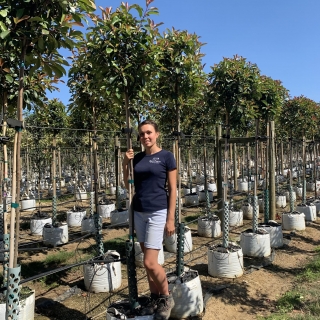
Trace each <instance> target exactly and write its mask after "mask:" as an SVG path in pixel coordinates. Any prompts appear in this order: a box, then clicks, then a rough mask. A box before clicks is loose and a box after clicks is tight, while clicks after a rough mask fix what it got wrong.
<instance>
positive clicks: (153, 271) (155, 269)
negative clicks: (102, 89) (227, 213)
mask: <svg viewBox="0 0 320 320" xmlns="http://www.w3.org/2000/svg"><path fill="white" fill-rule="evenodd" d="M138 130H139V137H140V141H141V143H142V145H143V146H144V148H145V151H143V152H140V153H138V154H136V155H135V156H134V153H133V150H132V149H129V150H128V151H127V152H126V154H125V157H124V160H123V175H124V182H125V185H126V188H127V189H128V188H129V183H128V176H129V169H128V168H129V166H128V164H129V162H130V160H131V159H133V171H134V187H135V195H134V197H133V210H134V226H135V231H136V235H137V238H138V241H139V242H140V246H141V249H142V252H143V253H144V261H143V262H144V267H145V269H146V272H147V277H148V282H149V287H150V292H151V296H150V300H149V303H148V305H147V306H146V307H145V308H144V309H143V310H142V314H141V315H151V314H155V315H154V319H156V320H162V319H163V320H164V319H169V317H170V312H171V309H172V308H173V306H174V301H173V298H172V295H171V294H170V293H169V289H168V281H167V276H166V273H165V271H164V269H163V268H162V266H161V265H159V264H158V254H159V251H160V249H161V248H162V242H163V233H164V232H165V233H166V235H167V236H171V235H173V234H174V233H175V223H174V213H175V207H176V196H177V194H176V183H177V180H176V179H177V178H176V176H177V168H176V162H175V159H174V157H173V154H172V153H171V152H169V151H166V150H162V149H161V148H159V147H158V145H157V138H158V137H159V134H160V133H159V130H158V126H157V124H156V123H155V122H154V121H151V120H145V121H143V122H142V123H140V124H139V126H138ZM166 184H167V185H168V194H169V196H168V195H167V190H166Z"/></svg>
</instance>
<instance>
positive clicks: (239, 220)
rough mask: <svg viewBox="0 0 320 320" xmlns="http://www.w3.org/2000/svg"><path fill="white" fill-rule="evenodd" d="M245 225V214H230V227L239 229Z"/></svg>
mask: <svg viewBox="0 0 320 320" xmlns="http://www.w3.org/2000/svg"><path fill="white" fill-rule="evenodd" d="M242 225H243V212H242V210H240V211H230V212H229V226H230V227H239V226H242Z"/></svg>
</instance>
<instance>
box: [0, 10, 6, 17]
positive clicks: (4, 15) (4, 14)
mask: <svg viewBox="0 0 320 320" xmlns="http://www.w3.org/2000/svg"><path fill="white" fill-rule="evenodd" d="M7 15H8V10H7V9H3V10H0V16H2V17H4V18H5V17H6V16H7Z"/></svg>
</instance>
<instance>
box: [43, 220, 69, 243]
mask: <svg viewBox="0 0 320 320" xmlns="http://www.w3.org/2000/svg"><path fill="white" fill-rule="evenodd" d="M42 237H43V243H44V244H45V245H49V246H53V247H56V246H58V245H60V244H65V243H68V241H69V234H68V225H67V224H66V223H61V224H58V225H57V226H53V225H52V224H46V225H45V226H44V227H43V234H42Z"/></svg>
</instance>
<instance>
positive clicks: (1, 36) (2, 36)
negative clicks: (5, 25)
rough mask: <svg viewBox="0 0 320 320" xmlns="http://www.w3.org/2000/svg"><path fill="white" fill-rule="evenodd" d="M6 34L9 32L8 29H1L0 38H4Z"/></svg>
mask: <svg viewBox="0 0 320 320" xmlns="http://www.w3.org/2000/svg"><path fill="white" fill-rule="evenodd" d="M8 34H10V30H7V31H2V32H1V33H0V38H1V39H4V38H5V37H6V36H7V35H8Z"/></svg>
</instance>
